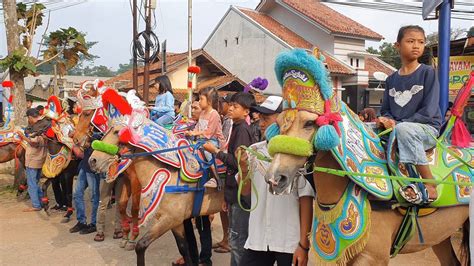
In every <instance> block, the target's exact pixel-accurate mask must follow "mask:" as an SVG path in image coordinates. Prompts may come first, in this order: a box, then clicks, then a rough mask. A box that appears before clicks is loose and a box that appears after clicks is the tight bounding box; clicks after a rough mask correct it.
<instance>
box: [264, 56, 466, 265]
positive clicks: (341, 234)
mask: <svg viewBox="0 0 474 266" xmlns="http://www.w3.org/2000/svg"><path fill="white" fill-rule="evenodd" d="M323 60H324V58H321V56H320V55H319V52H318V51H316V52H315V56H312V55H310V54H308V53H307V52H306V51H304V50H301V49H295V50H292V51H286V52H282V53H281V54H280V55H279V56H278V57H277V59H276V63H275V72H276V75H277V78H278V80H279V82H280V85H281V86H282V88H283V98H284V102H283V103H284V111H283V113H282V115H281V117H280V118H279V119H280V122H279V126H278V125H276V124H274V125H272V126H270V127H269V128H268V129H267V132H266V136H267V140H269V147H268V149H269V153H270V155H272V156H273V155H274V154H277V153H283V154H292V155H296V156H299V157H310V156H311V155H312V154H314V153H315V151H318V150H323V151H330V152H331V154H332V155H333V157H334V159H335V160H336V161H337V162H338V164H339V165H340V167H341V168H342V169H343V170H344V171H347V172H351V173H355V175H349V176H348V177H349V178H350V180H352V181H353V182H350V183H349V186H348V187H347V188H346V191H345V193H344V195H343V197H342V199H341V200H339V202H338V203H337V204H336V205H335V206H332V207H329V208H328V207H325V208H323V207H321V206H319V204H318V203H317V202H316V203H315V207H314V210H315V211H314V219H313V231H312V233H311V237H310V240H311V248H312V254H314V255H315V257H316V260H317V263H318V264H321V265H322V264H326V263H336V264H338V265H343V264H345V263H347V262H348V261H349V260H350V259H352V258H354V257H355V256H356V255H357V254H358V253H360V252H361V251H362V250H363V249H364V248H365V245H366V243H367V241H368V238H369V234H370V216H371V207H370V203H369V200H368V198H367V196H368V194H371V195H373V196H375V197H376V198H378V199H379V200H382V201H387V200H391V199H392V197H393V195H394V194H395V196H396V198H397V199H398V201H399V202H400V203H402V204H405V201H404V200H403V199H402V198H401V197H400V195H399V192H398V189H397V188H398V187H399V186H400V185H403V182H399V181H395V180H394V181H392V180H390V179H389V178H388V176H389V173H390V172H389V167H390V171H391V172H392V173H396V174H397V175H405V176H409V175H408V171H406V168H407V167H410V166H405V165H402V164H399V163H398V157H397V154H396V152H395V151H396V147H395V146H394V143H395V141H394V140H393V136H394V135H395V134H394V133H392V135H391V136H392V137H391V141H390V143H389V153H388V154H390V158H387V157H388V156H387V155H386V151H385V149H384V147H383V146H382V142H381V139H380V138H379V136H378V135H377V134H376V133H375V132H374V131H373V130H372V128H369V127H368V126H366V125H365V124H363V123H362V122H361V121H360V119H359V118H358V116H357V115H356V114H355V113H354V112H352V111H351V110H350V109H349V108H348V107H347V105H346V104H345V103H343V102H341V101H339V100H338V99H337V98H336V96H335V93H334V92H333V89H332V87H331V85H330V81H329V77H328V73H327V70H326V68H325V67H324V63H323ZM461 104H463V103H460V105H461ZM299 111H307V112H311V113H314V114H317V115H318V117H317V119H316V121H315V125H316V126H317V131H316V133H315V134H314V136H313V137H312V142H310V141H307V140H305V139H301V138H299V137H294V136H288V135H279V134H286V133H288V131H289V130H291V127H292V125H293V123H294V121H295V119H296V117H297V115H298V112H299ZM460 113H462V111H461V112H460ZM453 124H454V122H452V123H451V126H448V128H447V129H446V130H445V133H444V135H443V136H445V137H441V138H440V139H439V140H438V145H437V147H436V149H435V151H434V153H433V154H432V156H431V157H430V158H432V159H431V163H430V168H431V169H432V172H433V174H434V176H435V178H436V179H437V180H442V179H445V178H449V179H450V180H453V181H460V182H466V181H468V182H469V181H471V182H472V181H474V180H473V176H474V171H473V164H472V161H473V158H474V156H473V155H474V149H472V148H468V149H458V148H456V147H454V146H452V145H451V144H450V143H448V141H447V139H448V137H446V136H448V135H449V134H450V131H451V129H452V127H453V126H452V125H453ZM293 133H294V132H293ZM453 153H454V154H457V156H455V155H453ZM403 169H405V170H403ZM356 173H361V174H362V173H364V174H365V173H369V174H375V175H378V176H380V177H381V178H375V177H368V176H357V175H356ZM316 175H317V173H316ZM410 176H411V177H417V176H416V175H415V176H412V175H410ZM293 183H294V182H293ZM470 190H471V188H470V187H466V186H460V185H457V186H452V185H438V193H439V195H440V196H439V198H438V199H437V200H436V201H435V202H434V203H433V204H432V205H431V206H434V207H447V206H454V205H462V204H467V203H468V202H469V198H470V195H469V194H470ZM415 228H416V226H413V227H412V229H411V230H412V232H413V231H414V230H415ZM420 234H421V233H420ZM411 235H412V234H411ZM405 243H406V242H405ZM397 252H398V251H397Z"/></svg>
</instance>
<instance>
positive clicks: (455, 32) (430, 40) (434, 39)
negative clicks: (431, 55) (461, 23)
mask: <svg viewBox="0 0 474 266" xmlns="http://www.w3.org/2000/svg"><path fill="white" fill-rule="evenodd" d="M466 32H467V29H463V28H455V29H451V37H450V39H451V40H457V39H459V38H460V37H461V36H462V35H464V34H465V33H466ZM438 40H439V34H438V32H437V31H435V32H433V33H430V34H428V35H427V36H426V45H432V44H437V43H438Z"/></svg>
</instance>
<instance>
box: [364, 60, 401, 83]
mask: <svg viewBox="0 0 474 266" xmlns="http://www.w3.org/2000/svg"><path fill="white" fill-rule="evenodd" d="M365 70H366V71H369V78H371V79H372V78H374V76H373V75H374V72H377V71H379V72H383V73H385V74H387V75H391V74H392V73H393V72H395V70H396V69H395V68H393V67H392V68H390V67H389V66H388V64H387V63H385V62H382V60H381V59H379V58H377V57H375V56H366V57H365Z"/></svg>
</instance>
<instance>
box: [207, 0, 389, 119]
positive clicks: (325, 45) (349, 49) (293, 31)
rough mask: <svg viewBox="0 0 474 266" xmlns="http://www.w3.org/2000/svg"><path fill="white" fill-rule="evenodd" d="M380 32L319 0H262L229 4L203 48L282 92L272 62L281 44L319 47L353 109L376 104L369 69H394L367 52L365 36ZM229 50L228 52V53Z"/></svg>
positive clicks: (377, 94) (244, 77) (275, 91)
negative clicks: (250, 6) (245, 4)
mask: <svg viewBox="0 0 474 266" xmlns="http://www.w3.org/2000/svg"><path fill="white" fill-rule="evenodd" d="M382 39H383V37H382V36H381V35H380V34H378V33H376V32H374V31H372V30H371V29H369V28H367V27H365V26H363V25H361V24H359V23H358V22H356V21H354V20H352V19H350V18H348V17H346V16H344V15H342V14H340V13H338V12H337V11H335V10H333V9H331V8H330V7H328V6H326V5H325V4H323V3H320V2H318V1H305V0H261V2H260V4H259V5H258V6H257V7H256V8H255V10H252V9H247V8H240V7H234V6H231V7H230V8H229V10H228V11H227V13H226V14H225V15H224V17H223V18H222V19H221V20H220V22H219V23H218V25H217V26H216V27H215V29H214V30H213V32H212V33H211V35H210V36H209V37H208V39H207V40H206V42H205V43H204V45H203V50H204V51H205V52H206V53H208V54H209V55H210V56H212V57H213V58H215V60H217V61H218V62H219V63H220V64H221V65H223V66H224V67H225V68H226V69H228V70H229V71H230V72H232V73H234V74H235V75H236V76H237V77H239V78H240V79H242V80H243V81H244V82H250V81H251V80H252V79H253V78H255V77H256V76H257V75H258V76H263V77H265V78H267V79H268V80H269V83H270V87H269V89H267V90H266V93H270V94H281V89H280V88H279V85H278V82H277V80H276V77H275V74H274V71H273V67H274V60H275V58H276V56H277V55H278V54H279V53H280V52H281V51H283V50H285V49H292V48H303V49H307V50H312V49H313V48H315V47H318V48H319V49H320V50H322V53H323V55H324V56H325V58H326V63H327V67H328V69H329V71H330V74H331V79H332V81H333V86H334V88H336V89H337V90H338V93H339V96H340V97H341V98H342V100H344V101H345V102H346V103H347V104H348V105H349V106H350V107H351V108H352V109H353V110H356V111H359V110H361V109H362V108H364V107H365V106H366V105H368V104H371V105H374V106H377V104H376V103H377V102H378V104H380V102H379V100H378V99H380V98H381V97H380V96H381V93H380V91H379V90H376V89H372V90H371V89H370V86H373V85H374V84H378V82H374V81H375V79H374V77H373V73H374V72H377V71H381V72H384V73H386V74H387V75H389V74H391V73H393V71H395V69H394V68H393V67H392V66H390V65H388V64H386V63H385V62H383V61H382V60H380V59H379V58H377V56H375V55H372V54H368V53H366V52H365V42H366V41H369V40H370V41H380V40H382ZM229 55H232V56H229Z"/></svg>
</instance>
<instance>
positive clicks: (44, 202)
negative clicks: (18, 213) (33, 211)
mask: <svg viewBox="0 0 474 266" xmlns="http://www.w3.org/2000/svg"><path fill="white" fill-rule="evenodd" d="M41 203H43V204H45V205H47V204H49V199H48V197H42V198H41Z"/></svg>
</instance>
